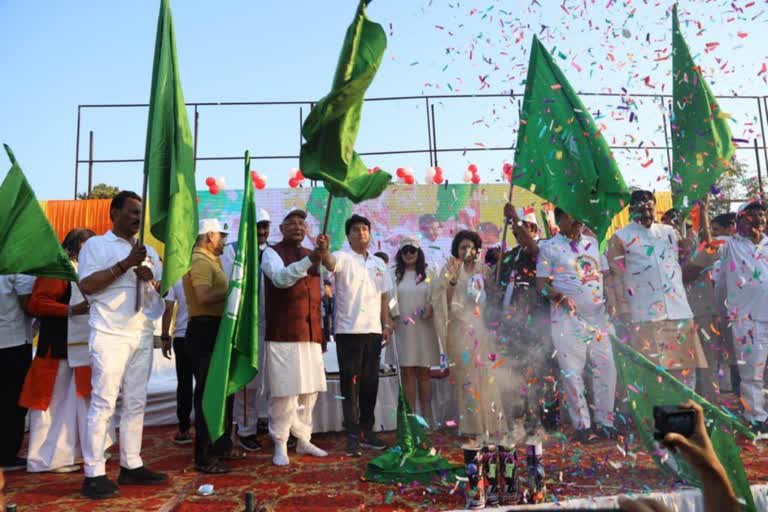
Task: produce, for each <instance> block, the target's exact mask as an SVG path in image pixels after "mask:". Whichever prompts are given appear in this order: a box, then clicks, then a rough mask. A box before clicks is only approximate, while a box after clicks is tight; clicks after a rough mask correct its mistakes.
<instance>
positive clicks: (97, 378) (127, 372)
mask: <svg viewBox="0 0 768 512" xmlns="http://www.w3.org/2000/svg"><path fill="white" fill-rule="evenodd" d="M109 215H110V218H111V219H112V229H111V230H110V231H108V232H107V233H106V234H104V235H102V236H94V237H91V238H90V239H88V241H87V242H86V243H85V244H84V245H83V248H82V249H81V251H80V255H79V261H80V266H79V273H80V284H79V286H80V289H81V290H82V292H83V294H84V295H85V296H86V297H87V299H88V302H89V303H90V305H91V307H90V319H89V324H90V326H91V337H90V341H89V346H90V362H91V370H92V372H93V373H92V377H91V385H92V391H91V405H90V407H89V409H88V420H87V427H86V432H87V434H86V436H85V440H84V442H83V459H84V461H85V481H84V482H83V486H82V490H81V493H82V495H83V496H85V497H87V498H92V499H103V498H111V497H113V496H116V495H117V494H118V488H117V485H115V483H114V482H112V481H111V480H109V479H108V478H107V476H106V467H105V466H106V458H105V456H104V444H105V439H106V436H107V428H108V426H109V423H110V421H111V420H112V416H113V415H114V412H115V403H116V401H117V396H118V394H119V393H120V392H121V391H122V412H121V415H120V476H119V478H118V480H117V481H118V483H119V484H120V485H152V484H159V483H162V482H165V481H166V480H167V476H166V475H164V474H162V473H155V472H153V471H150V470H149V469H147V468H146V467H145V466H144V463H143V462H142V460H141V455H140V451H141V436H142V431H143V427H144V409H145V406H146V403H147V382H148V381H149V374H150V370H151V367H152V351H153V339H152V334H153V331H154V321H155V320H157V319H159V318H160V317H161V316H162V314H163V311H164V310H165V303H164V302H163V300H162V299H161V298H160V295H159V294H158V293H157V289H158V287H159V281H158V280H159V279H160V277H161V273H162V267H161V264H160V258H159V256H158V255H157V253H156V252H155V250H154V249H152V248H151V247H145V246H143V245H139V243H138V242H137V240H136V234H137V233H138V232H139V227H140V225H141V215H142V204H141V198H140V197H139V196H138V195H137V194H136V193H134V192H129V191H122V192H120V193H118V194H117V195H116V196H115V197H114V198H113V199H112V203H111V204H110V209H109ZM137 280H138V281H139V282H140V285H141V286H140V287H139V288H138V290H139V293H141V294H142V297H141V301H140V303H141V307H140V309H139V311H136V291H137V286H136V282H137Z"/></svg>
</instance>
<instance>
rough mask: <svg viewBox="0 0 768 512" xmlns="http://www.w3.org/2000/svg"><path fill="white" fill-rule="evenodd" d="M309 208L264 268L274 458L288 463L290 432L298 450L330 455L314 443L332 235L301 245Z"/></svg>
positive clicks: (285, 224)
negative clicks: (325, 266)
mask: <svg viewBox="0 0 768 512" xmlns="http://www.w3.org/2000/svg"><path fill="white" fill-rule="evenodd" d="M306 218H307V212H305V211H303V210H292V211H290V212H288V214H287V215H286V216H285V218H284V219H283V221H282V223H280V232H281V233H282V235H283V239H282V240H281V241H280V242H278V243H277V244H275V245H273V246H271V247H268V248H267V249H265V250H264V255H263V257H262V260H261V270H262V272H263V274H264V294H265V296H266V324H267V326H266V335H265V340H266V343H265V345H266V351H267V353H268V354H267V374H268V376H269V390H270V397H269V433H270V434H271V436H272V439H273V441H274V445H275V453H274V455H273V457H272V463H273V464H275V465H276V466H286V465H288V464H289V463H290V460H289V458H288V436H289V435H290V434H291V433H292V434H293V435H294V436H295V437H296V439H297V444H296V453H297V454H305V455H311V456H313V457H325V456H327V455H328V453H327V452H325V451H324V450H322V449H320V448H318V447H317V446H315V445H314V444H312V443H311V441H310V440H311V438H312V411H313V410H314V408H315V402H316V401H317V394H318V392H321V391H325V390H326V383H325V366H324V365H323V350H322V343H323V325H322V316H321V290H322V283H321V280H320V268H319V264H320V261H321V260H322V258H323V256H324V255H325V253H327V252H328V237H327V236H326V235H324V234H320V235H318V237H317V248H316V249H315V250H314V251H310V250H309V249H307V248H305V247H302V245H301V244H302V242H303V241H304V238H305V237H306V236H307V224H306Z"/></svg>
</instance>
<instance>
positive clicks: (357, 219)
mask: <svg viewBox="0 0 768 512" xmlns="http://www.w3.org/2000/svg"><path fill="white" fill-rule="evenodd" d="M353 224H365V225H366V226H368V229H369V230H370V229H371V221H369V220H368V219H366V218H365V217H363V216H362V215H358V214H356V213H355V214H353V215H352V216H351V217H350V218H348V219H347V222H345V223H344V233H345V234H346V235H347V236H349V232H350V231H352V225H353Z"/></svg>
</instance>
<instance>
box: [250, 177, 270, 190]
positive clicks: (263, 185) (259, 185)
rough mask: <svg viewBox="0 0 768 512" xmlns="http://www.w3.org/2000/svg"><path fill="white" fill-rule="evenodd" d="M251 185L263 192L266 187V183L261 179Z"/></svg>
mask: <svg viewBox="0 0 768 512" xmlns="http://www.w3.org/2000/svg"><path fill="white" fill-rule="evenodd" d="M253 184H254V185H255V186H256V189H257V190H264V189H265V188H266V186H267V182H266V181H264V180H263V179H261V178H259V179H257V180H256V181H254V182H253Z"/></svg>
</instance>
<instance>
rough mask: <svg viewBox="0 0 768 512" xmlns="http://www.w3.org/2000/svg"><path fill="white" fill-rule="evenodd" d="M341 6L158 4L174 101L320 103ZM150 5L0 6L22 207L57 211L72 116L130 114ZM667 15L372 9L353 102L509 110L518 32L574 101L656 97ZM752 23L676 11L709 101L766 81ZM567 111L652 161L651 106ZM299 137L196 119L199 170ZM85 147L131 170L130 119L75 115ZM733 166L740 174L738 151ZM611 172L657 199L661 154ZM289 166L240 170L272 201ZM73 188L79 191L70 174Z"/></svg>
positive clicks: (144, 72) (748, 134)
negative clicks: (369, 55)
mask: <svg viewBox="0 0 768 512" xmlns="http://www.w3.org/2000/svg"><path fill="white" fill-rule="evenodd" d="M356 3H357V2H356V0H326V1H324V2H318V1H311V0H295V1H293V2H283V1H281V2H278V1H274V0H273V1H266V0H261V1H256V0H250V1H246V0H229V1H221V2H210V1H202V0H175V1H172V8H173V14H174V23H175V29H176V44H177V49H178V53H179V64H180V68H181V74H182V77H181V78H182V84H183V88H184V95H185V98H186V100H187V101H197V102H204V101H289V100H313V99H317V98H319V97H321V96H323V95H324V94H325V93H326V92H327V91H328V88H329V86H330V82H331V78H332V74H333V70H334V67H335V64H336V59H337V56H338V51H339V48H340V45H341V41H342V38H343V35H344V31H345V29H346V26H347V25H348V23H349V22H350V20H351V18H352V15H353V13H354V10H355V6H356ZM750 4H751V5H750ZM158 5H159V1H158V0H133V1H131V2H119V1H96V0H90V1H86V0H68V1H67V2H59V1H52V0H51V1H45V0H36V1H22V0H0V59H2V60H1V62H2V65H3V70H4V79H3V81H2V85H0V93H1V96H0V97H1V98H2V101H0V141H2V142H5V143H8V144H9V145H10V146H11V147H12V148H13V149H14V151H15V153H16V156H17V158H18V160H19V162H20V163H21V165H22V168H23V169H24V170H25V172H26V174H27V176H28V177H29V179H30V181H31V183H32V185H33V187H34V188H35V191H36V193H37V194H38V197H39V198H41V199H66V198H71V197H72V195H73V192H74V190H73V187H74V157H75V127H76V125H75V123H76V112H77V105H78V104H85V103H124V102H125V103H144V102H146V101H147V98H148V94H149V81H150V77H151V68H152V54H153V47H154V35H155V29H156V20H157V9H158ZM670 6H671V2H669V1H666V0H658V1H657V0H622V1H618V0H578V1H576V0H564V1H561V0H538V1H536V0H534V1H530V0H528V1H515V0H504V1H501V0H498V1H497V0H484V1H475V0H467V1H462V2H457V1H445V0H386V1H385V0H374V1H373V2H372V3H371V5H370V7H369V16H370V17H371V18H372V19H373V20H375V21H377V22H379V23H381V24H382V25H383V26H384V27H385V29H386V30H387V32H388V34H389V48H388V51H387V54H386V56H385V58H384V62H383V64H382V66H381V69H380V71H379V74H378V76H377V77H376V79H375V81H374V83H373V85H372V87H371V89H370V90H369V94H368V95H369V97H381V96H400V95H421V94H453V93H456V92H460V93H464V94H475V93H489V92H490V93H502V94H504V93H509V92H510V91H514V92H518V93H522V91H523V84H522V82H523V79H524V77H525V69H526V65H527V55H528V48H529V46H530V39H531V36H532V34H533V33H534V32H535V33H538V34H539V35H540V37H541V38H542V40H543V41H544V42H545V45H546V46H547V48H549V49H554V55H556V56H557V60H558V62H559V63H560V64H561V66H562V68H563V69H564V71H565V73H566V74H567V75H568V77H569V79H570V81H571V83H572V84H573V85H574V86H575V87H576V88H577V89H578V90H582V91H601V92H620V91H621V88H622V87H623V88H626V89H627V90H628V91H629V92H630V93H659V92H661V89H662V85H664V86H665V90H664V92H667V93H668V92H670V90H671V80H670V76H669V75H670V71H671V60H670V59H667V60H664V58H665V57H666V56H668V54H669V42H670V34H671V21H670V18H669V7H670ZM734 6H735V7H734ZM766 11H768V2H767V1H766V0H754V1H752V0H737V1H734V2H731V1H720V0H712V1H705V0H696V1H693V0H688V1H681V2H680V13H681V21H682V22H683V23H684V32H685V34H686V38H687V40H688V44H689V46H690V47H691V52H692V54H693V55H694V58H695V59H696V60H697V62H698V63H699V65H701V66H702V68H703V69H704V71H705V73H706V74H707V76H708V77H709V81H710V84H711V85H712V88H713V89H714V91H715V93H716V94H723V95H726V94H732V93H737V94H739V95H750V94H752V95H763V94H768V86H767V85H766V81H765V79H766V75H768V73H766V72H763V73H761V69H762V67H763V66H765V63H766V62H768V58H767V57H766V55H768V31H766V28H767V26H766V25H767V23H768V14H767V13H766ZM708 43H709V47H708V46H707V44H708ZM712 43H717V44H714V45H713V44H712ZM480 77H483V78H482V80H481V78H480ZM646 77H647V78H646ZM485 84H487V85H485ZM583 99H584V102H585V104H586V105H587V106H588V107H589V108H590V109H591V110H592V112H593V114H594V115H595V116H596V118H597V119H598V121H599V122H601V123H603V124H604V125H605V134H606V136H607V138H608V141H609V143H611V144H616V145H622V144H625V145H636V144H638V143H639V142H641V141H642V142H643V144H644V146H648V147H651V146H653V145H654V144H655V145H662V144H663V140H664V139H663V133H662V128H661V115H662V112H663V108H662V107H661V105H660V104H659V103H658V102H654V101H653V100H651V99H644V98H634V99H633V101H634V103H633V104H632V106H631V108H632V110H633V112H634V113H635V115H636V116H637V118H638V119H639V120H638V121H634V120H633V121H632V122H630V121H629V119H628V118H629V116H628V114H627V111H626V110H622V109H621V108H620V107H621V106H622V102H621V100H619V99H617V98H615V97H614V98H596V97H584V98H583ZM435 104H436V116H437V123H438V133H437V138H438V145H439V146H441V147H459V148H463V147H467V148H482V147H488V146H493V145H511V144H514V141H515V138H516V135H515V130H516V128H517V116H516V109H517V107H516V105H515V103H514V102H511V101H509V100H508V99H500V100H499V99H494V100H489V99H478V100H456V99H454V100H451V99H447V100H442V101H438V102H436V103H435ZM722 107H723V109H724V110H726V111H729V112H731V113H732V114H733V116H734V124H733V128H734V136H736V137H741V138H746V139H752V138H753V137H755V136H759V128H760V127H759V121H758V119H757V117H756V105H755V104H754V102H749V101H733V100H727V101H723V102H722ZM306 114H307V112H306V109H305V111H304V115H305V116H306ZM190 119H191V115H190ZM425 124H426V123H425V113H424V106H423V102H399V103H386V104H384V103H376V104H368V105H367V106H366V109H365V110H364V113H363V123H362V126H361V132H360V137H359V139H358V150H359V151H382V150H394V149H417V148H424V147H426V144H427V141H426V130H425ZM298 125H299V112H298V107H270V108H256V107H248V108H242V107H238V108H236V107H226V108H210V107H205V108H201V109H200V136H199V149H198V155H199V156H203V157H205V156H221V155H226V156H235V155H241V154H242V153H243V151H244V150H245V149H250V150H251V153H252V154H253V155H276V154H277V155H290V154H298V147H299V139H298ZM89 130H94V138H95V157H96V158H141V156H142V155H143V145H144V136H145V130H146V110H144V109H132V110H87V111H84V112H83V118H82V127H81V146H80V150H81V158H85V157H86V155H87V148H88V146H87V140H88V131H89ZM739 156H740V158H742V159H743V160H744V161H745V162H747V163H748V164H750V165H754V157H753V155H752V152H751V151H743V152H740V153H739ZM505 159H506V160H511V159H513V153H512V152H471V153H466V154H463V153H461V152H459V153H455V154H450V155H441V157H440V163H441V166H442V167H443V169H444V173H445V175H446V176H447V177H449V179H451V180H452V181H458V180H461V176H462V175H463V173H464V169H466V166H467V165H468V164H469V163H476V164H477V165H478V167H479V168H480V174H481V176H482V178H483V180H484V181H489V182H492V181H495V180H498V179H499V175H500V172H499V169H500V167H501V163H502V162H503V161H504V160H505ZM617 159H618V160H619V163H620V164H621V166H622V170H623V172H624V174H625V177H626V178H627V179H628V181H630V182H633V183H637V184H642V185H645V186H652V187H654V188H657V189H664V188H667V187H668V185H667V183H666V181H665V180H664V178H663V176H664V174H665V171H664V169H663V167H664V165H665V162H664V160H665V157H664V152H663V151H657V150H649V151H648V152H643V151H618V152H617ZM651 160H653V162H651V163H649V162H650V161H651ZM366 163H368V164H369V165H370V166H374V165H379V166H381V167H382V168H385V169H388V170H391V171H392V173H393V174H394V170H395V169H396V168H397V167H401V166H410V167H413V168H414V170H415V174H416V177H417V178H418V179H419V181H421V180H422V179H423V176H424V171H425V169H426V167H427V165H428V158H427V156H426V155H416V156H398V157H367V158H366ZM241 165H242V164H241V163H240V162H234V161H230V162H201V163H199V164H198V172H197V176H198V185H199V188H204V181H205V179H206V177H208V176H216V177H218V176H224V177H225V179H226V182H227V187H229V188H240V187H241V182H240V180H241V176H242V174H241V173H242V171H241ZM297 165H298V162H296V161H291V160H265V161H259V162H255V163H254V165H253V167H254V168H255V169H256V170H258V171H259V172H260V173H262V174H265V175H266V176H267V179H268V184H269V185H268V186H270V187H278V186H279V187H285V186H287V179H288V177H287V174H288V170H289V169H290V168H292V167H295V166H297ZM643 165H645V166H643ZM80 171H81V176H83V175H84V173H85V172H86V171H87V166H86V165H81V166H80ZM94 182H95V183H98V182H107V183H110V184H115V185H118V186H120V187H123V188H132V189H139V188H140V183H141V166H140V164H100V165H98V164H97V165H96V166H95V168H94ZM84 188H85V181H84V180H83V181H81V187H80V190H81V191H82V190H83V189H84Z"/></svg>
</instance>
